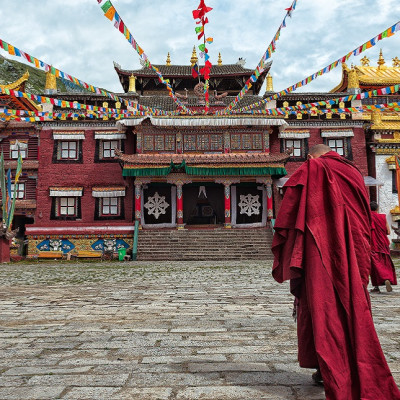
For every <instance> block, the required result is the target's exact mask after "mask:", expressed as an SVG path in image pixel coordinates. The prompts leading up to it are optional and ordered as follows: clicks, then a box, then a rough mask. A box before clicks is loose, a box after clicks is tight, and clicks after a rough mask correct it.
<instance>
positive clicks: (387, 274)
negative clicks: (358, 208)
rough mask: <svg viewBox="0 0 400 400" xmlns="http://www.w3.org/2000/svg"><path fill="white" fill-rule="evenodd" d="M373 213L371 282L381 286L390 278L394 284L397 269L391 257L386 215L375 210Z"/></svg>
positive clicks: (395, 283)
mask: <svg viewBox="0 0 400 400" xmlns="http://www.w3.org/2000/svg"><path fill="white" fill-rule="evenodd" d="M371 215H372V231H371V250H372V263H371V283H372V284H373V285H374V286H381V285H383V284H384V283H385V281H386V280H389V281H390V283H391V284H392V285H397V279H396V271H395V268H394V265H393V261H392V259H391V257H390V249H389V245H390V242H389V239H388V237H387V230H386V215H385V214H378V213H377V212H375V211H372V212H371Z"/></svg>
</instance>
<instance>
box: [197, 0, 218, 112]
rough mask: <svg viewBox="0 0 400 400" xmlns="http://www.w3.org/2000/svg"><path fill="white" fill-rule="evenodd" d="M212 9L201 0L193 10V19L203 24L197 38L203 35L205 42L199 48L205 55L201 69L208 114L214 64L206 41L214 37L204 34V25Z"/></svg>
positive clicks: (210, 40) (199, 28) (198, 29)
mask: <svg viewBox="0 0 400 400" xmlns="http://www.w3.org/2000/svg"><path fill="white" fill-rule="evenodd" d="M211 10H212V8H211V7H207V6H206V4H205V2H204V0H200V4H199V5H198V7H197V9H196V10H193V11H192V14H193V19H195V20H196V19H197V20H198V21H196V24H197V25H199V24H201V26H198V27H196V28H195V31H196V33H197V34H198V35H197V38H198V39H199V40H200V39H201V38H202V37H203V43H202V44H201V45H200V46H199V49H200V51H201V53H200V55H202V56H204V59H205V63H204V67H203V68H201V69H200V74H202V75H203V76H204V80H205V83H204V97H205V109H204V111H205V113H206V114H207V113H208V111H209V109H210V95H209V91H208V88H209V84H208V81H209V80H210V72H211V67H212V64H211V62H210V61H209V60H210V56H209V55H208V49H207V46H206V43H212V42H213V38H211V37H209V38H206V37H205V35H204V26H205V25H206V24H208V18H207V17H206V14H207V13H208V12H210V11H211Z"/></svg>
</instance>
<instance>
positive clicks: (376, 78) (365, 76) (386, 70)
mask: <svg viewBox="0 0 400 400" xmlns="http://www.w3.org/2000/svg"><path fill="white" fill-rule="evenodd" d="M392 61H393V66H387V65H386V62H385V60H384V58H383V55H382V50H381V52H380V54H379V60H378V61H377V66H374V67H372V66H370V65H369V64H370V61H369V59H368V58H367V57H363V58H362V59H361V64H362V65H355V66H354V67H352V68H349V67H348V66H347V65H346V64H345V63H343V64H342V70H343V71H342V80H341V82H340V84H339V85H338V86H336V87H335V88H334V89H332V90H331V92H333V93H334V92H340V91H346V89H347V87H348V78H349V73H350V72H351V71H352V70H354V71H355V72H356V74H357V79H358V82H359V84H360V86H364V85H365V86H371V85H375V86H377V85H378V86H379V85H382V86H383V85H384V86H390V85H394V84H398V83H400V65H399V62H398V58H397V57H395V58H393V59H392Z"/></svg>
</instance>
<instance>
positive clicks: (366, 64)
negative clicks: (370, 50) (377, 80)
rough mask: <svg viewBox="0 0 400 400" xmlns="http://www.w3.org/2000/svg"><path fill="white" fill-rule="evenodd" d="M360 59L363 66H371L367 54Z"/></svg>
mask: <svg viewBox="0 0 400 400" xmlns="http://www.w3.org/2000/svg"><path fill="white" fill-rule="evenodd" d="M360 61H361V65H362V66H363V67H369V58H368V57H367V56H364V57H363V58H362V59H361V60H360Z"/></svg>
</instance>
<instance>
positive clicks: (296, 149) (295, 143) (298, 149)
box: [285, 139, 303, 157]
mask: <svg viewBox="0 0 400 400" xmlns="http://www.w3.org/2000/svg"><path fill="white" fill-rule="evenodd" d="M302 142H303V141H302V140H301V139H286V140H285V149H290V148H291V147H293V151H292V153H291V154H290V155H291V156H292V157H302V147H303V146H302Z"/></svg>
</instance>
